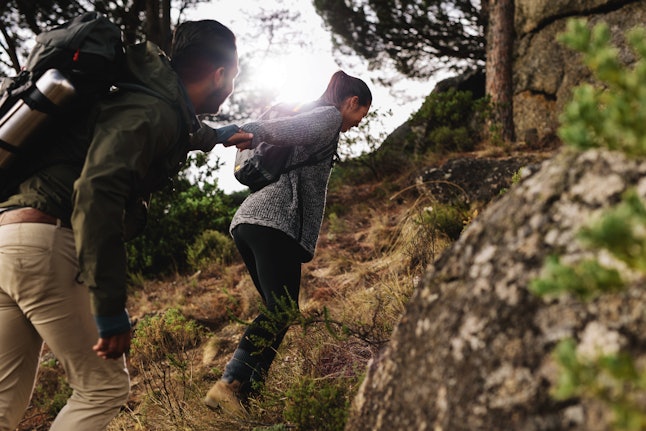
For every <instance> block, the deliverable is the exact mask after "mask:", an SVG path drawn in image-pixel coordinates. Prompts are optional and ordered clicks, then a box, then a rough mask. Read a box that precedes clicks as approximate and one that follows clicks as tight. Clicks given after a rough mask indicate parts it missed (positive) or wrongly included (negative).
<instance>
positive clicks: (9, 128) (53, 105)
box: [0, 69, 76, 169]
mask: <svg viewBox="0 0 646 431" xmlns="http://www.w3.org/2000/svg"><path fill="white" fill-rule="evenodd" d="M75 95H76V90H75V89H74V86H73V85H72V83H71V82H70V81H69V80H67V78H65V76H63V74H62V73H60V72H59V71H58V70H56V69H49V70H48V71H46V72H45V73H43V75H42V76H41V77H40V78H39V79H38V81H36V83H35V85H34V87H33V89H32V90H31V91H29V93H28V94H27V95H26V96H24V97H22V98H21V99H19V100H17V101H16V102H15V104H14V105H13V106H12V107H11V108H9V110H8V111H7V113H6V114H5V115H4V116H3V117H2V118H0V169H5V168H7V167H9V166H10V164H11V163H12V161H13V159H14V158H15V155H16V153H17V152H19V151H20V150H21V147H24V146H25V145H26V144H27V143H28V142H29V139H30V138H32V137H33V136H34V135H35V134H36V133H38V131H39V130H40V128H41V127H42V126H43V125H44V124H45V123H46V122H47V121H48V120H50V119H51V117H52V112H53V111H56V110H58V109H61V108H64V107H65V106H66V105H68V104H69V103H70V102H71V101H72V100H73V99H74V96H75Z"/></svg>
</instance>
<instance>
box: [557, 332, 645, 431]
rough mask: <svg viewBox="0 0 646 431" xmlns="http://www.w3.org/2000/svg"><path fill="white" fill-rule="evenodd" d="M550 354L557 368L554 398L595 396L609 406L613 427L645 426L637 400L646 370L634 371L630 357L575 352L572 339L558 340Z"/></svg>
mask: <svg viewBox="0 0 646 431" xmlns="http://www.w3.org/2000/svg"><path fill="white" fill-rule="evenodd" d="M554 356H555V358H556V361H557V363H558V364H559V365H560V368H561V372H560V375H559V378H558V382H557V384H556V385H555V387H554V388H553V391H552V393H553V395H554V397H555V398H556V399H559V400H567V399H571V398H575V397H592V398H596V399H599V400H601V401H603V402H605V403H606V404H607V405H609V406H610V407H611V408H612V410H613V414H614V427H615V429H616V430H626V431H639V430H643V429H644V428H645V427H646V413H645V412H644V402H643V399H642V400H641V401H640V398H643V394H645V393H646V371H644V370H642V371H639V370H638V368H637V366H636V364H635V360H634V359H633V358H632V356H630V355H628V354H626V353H621V352H618V353H609V354H604V353H601V352H600V354H598V355H593V356H592V357H586V356H584V355H582V354H580V353H579V352H577V344H576V342H575V341H574V340H572V339H566V340H563V341H561V342H559V344H558V345H557V347H556V349H555V352H554ZM637 394H641V395H637Z"/></svg>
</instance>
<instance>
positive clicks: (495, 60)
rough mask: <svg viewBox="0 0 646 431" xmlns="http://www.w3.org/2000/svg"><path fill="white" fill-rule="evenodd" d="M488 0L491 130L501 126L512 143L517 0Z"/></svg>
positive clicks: (487, 67) (487, 83) (487, 86)
mask: <svg viewBox="0 0 646 431" xmlns="http://www.w3.org/2000/svg"><path fill="white" fill-rule="evenodd" d="M488 2H489V4H488V12H489V20H488V25H487V63H486V64H487V65H486V74H487V79H486V92H487V94H488V95H489V97H490V98H491V103H492V105H493V118H492V119H491V122H490V130H491V131H494V130H496V129H497V128H499V129H500V134H499V135H500V138H501V139H502V140H503V141H504V142H513V141H514V139H515V138H514V111H513V82H512V81H513V80H512V59H513V43H514V0H488ZM493 133H495V132H493ZM492 137H493V136H492Z"/></svg>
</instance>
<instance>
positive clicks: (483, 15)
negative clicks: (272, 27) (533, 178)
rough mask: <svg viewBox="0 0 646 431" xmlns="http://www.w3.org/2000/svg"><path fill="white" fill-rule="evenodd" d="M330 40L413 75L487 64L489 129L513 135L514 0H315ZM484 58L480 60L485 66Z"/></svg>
mask: <svg viewBox="0 0 646 431" xmlns="http://www.w3.org/2000/svg"><path fill="white" fill-rule="evenodd" d="M314 5H315V7H316V9H317V12H318V13H319V15H321V16H322V17H323V20H324V21H325V23H326V24H327V26H328V27H329V28H330V29H331V30H332V32H333V42H334V44H335V46H336V47H337V48H338V49H339V50H340V51H341V52H345V53H356V54H359V55H360V56H362V57H364V58H365V59H367V60H368V61H369V62H370V64H371V66H372V67H375V68H376V67H381V66H382V65H383V64H384V63H386V62H387V61H389V60H390V61H393V62H394V64H395V66H396V68H397V70H399V71H400V72H401V73H403V74H405V75H406V76H409V77H413V78H425V77H429V76H432V75H433V74H435V73H436V72H437V71H438V70H440V69H446V70H454V71H457V72H463V71H465V70H468V69H473V68H483V67H484V68H485V69H486V77H487V78H486V93H487V94H488V95H489V97H490V98H491V100H492V102H493V105H494V108H495V109H494V114H495V116H494V118H493V119H492V123H495V126H496V128H498V129H499V130H500V135H501V138H502V139H503V140H505V141H513V140H514V125H513V105H512V98H513V91H512V89H513V83H512V59H513V42H514V1H513V0H452V1H446V0H352V1H350V0H314ZM485 64H486V66H485Z"/></svg>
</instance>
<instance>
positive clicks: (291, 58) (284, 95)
mask: <svg viewBox="0 0 646 431" xmlns="http://www.w3.org/2000/svg"><path fill="white" fill-rule="evenodd" d="M334 72H335V69H331V68H330V66H329V65H324V62H323V61H322V60H321V59H319V58H317V57H315V56H297V55H285V56H281V57H270V58H266V59H264V60H263V61H262V62H260V63H259V64H258V65H257V66H255V67H254V68H253V69H252V75H251V80H252V82H253V83H254V85H255V86H258V87H260V88H264V89H267V90H270V91H272V92H275V93H276V94H277V100H276V101H277V102H308V101H311V100H315V99H316V98H318V97H319V96H320V95H321V94H322V93H323V91H325V88H326V86H327V83H328V81H329V79H330V77H331V76H332V74H333V73H334Z"/></svg>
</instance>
